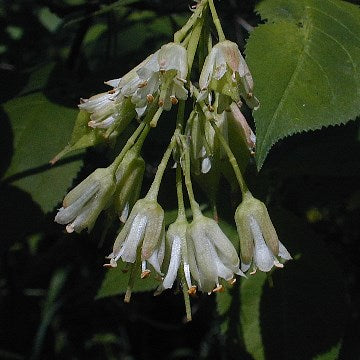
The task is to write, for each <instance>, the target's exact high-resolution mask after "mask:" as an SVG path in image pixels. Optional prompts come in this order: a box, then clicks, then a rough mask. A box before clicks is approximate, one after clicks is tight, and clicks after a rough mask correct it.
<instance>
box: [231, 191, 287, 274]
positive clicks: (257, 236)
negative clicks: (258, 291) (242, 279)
mask: <svg viewBox="0 0 360 360" xmlns="http://www.w3.org/2000/svg"><path fill="white" fill-rule="evenodd" d="M235 222H236V226H237V230H238V234H239V238H240V253H241V261H242V264H241V269H242V270H243V271H247V270H248V269H249V268H250V266H251V263H252V264H253V268H254V270H253V272H252V273H255V272H256V269H260V270H261V271H264V272H268V271H270V270H271V269H272V268H273V266H276V267H283V264H281V263H280V262H279V260H278V259H277V257H280V258H282V259H284V260H290V259H292V257H291V255H290V254H289V252H288V251H287V250H286V248H285V246H284V245H283V244H282V243H281V242H280V241H279V239H278V236H277V234H276V231H275V228H274V225H273V224H272V222H271V220H270V216H269V213H268V211H267V209H266V206H265V204H264V203H262V202H261V201H260V200H257V199H255V198H254V197H253V196H252V195H251V194H250V192H247V193H246V194H244V198H243V201H242V202H241V204H240V205H239V206H238V208H237V209H236V212H235Z"/></svg>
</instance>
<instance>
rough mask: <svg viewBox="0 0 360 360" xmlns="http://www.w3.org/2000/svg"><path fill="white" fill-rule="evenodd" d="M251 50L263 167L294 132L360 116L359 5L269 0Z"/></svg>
mask: <svg viewBox="0 0 360 360" xmlns="http://www.w3.org/2000/svg"><path fill="white" fill-rule="evenodd" d="M257 10H258V11H259V13H260V14H261V16H262V18H263V19H268V23H266V24H264V25H260V26H259V27H257V28H256V29H255V30H254V31H253V32H252V33H251V36H250V38H249V41H248V44H247V48H246V54H247V61H248V63H249V67H250V68H251V71H252V74H253V77H254V83H255V88H254V92H255V95H256V96H257V97H258V99H259V100H260V103H261V105H260V108H259V109H258V110H256V111H254V118H255V122H256V130H257V131H256V133H257V151H256V159H257V166H258V168H259V169H260V168H261V166H262V165H263V163H264V161H265V158H266V156H267V154H268V152H269V150H270V148H271V147H272V146H273V145H274V144H275V143H276V142H277V141H278V140H280V139H282V138H284V137H286V136H289V135H292V134H294V133H298V132H302V131H308V130H315V129H320V128H322V127H324V126H329V125H338V124H344V123H346V122H347V121H349V120H351V119H355V118H356V116H358V115H359V114H360V70H359V67H360V9H359V7H358V6H355V5H352V4H349V3H345V2H342V1H339V0H301V1H300V0H264V1H263V2H261V3H260V4H259V5H258V7H257Z"/></svg>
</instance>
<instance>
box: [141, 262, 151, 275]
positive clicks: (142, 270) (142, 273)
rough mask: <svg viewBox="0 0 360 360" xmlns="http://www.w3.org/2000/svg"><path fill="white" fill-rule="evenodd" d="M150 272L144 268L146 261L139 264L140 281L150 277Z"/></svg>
mask: <svg viewBox="0 0 360 360" xmlns="http://www.w3.org/2000/svg"><path fill="white" fill-rule="evenodd" d="M150 273H151V271H150V270H149V269H147V268H146V260H143V261H142V262H141V275H140V277H141V279H145V278H147V277H148V276H149V275H150Z"/></svg>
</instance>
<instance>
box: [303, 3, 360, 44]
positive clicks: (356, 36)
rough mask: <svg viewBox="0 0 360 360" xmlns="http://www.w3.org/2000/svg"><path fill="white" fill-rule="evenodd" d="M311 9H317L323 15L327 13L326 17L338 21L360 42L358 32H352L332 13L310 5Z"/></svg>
mask: <svg viewBox="0 0 360 360" xmlns="http://www.w3.org/2000/svg"><path fill="white" fill-rule="evenodd" d="M308 8H309V9H311V10H315V11H317V12H319V13H321V14H323V15H325V16H326V17H328V18H330V19H332V20H333V21H335V22H336V23H338V24H339V25H340V26H342V27H343V28H344V29H346V30H347V31H348V32H349V33H350V34H352V35H353V36H354V38H355V39H356V40H358V41H359V42H360V38H359V37H358V35H357V34H355V33H354V32H352V31H351V30H350V29H349V28H348V27H347V26H346V25H345V24H344V23H343V22H341V21H340V20H338V19H337V18H335V17H333V16H332V15H330V14H328V13H326V12H325V11H322V10H320V9H317V8H313V7H311V6H308Z"/></svg>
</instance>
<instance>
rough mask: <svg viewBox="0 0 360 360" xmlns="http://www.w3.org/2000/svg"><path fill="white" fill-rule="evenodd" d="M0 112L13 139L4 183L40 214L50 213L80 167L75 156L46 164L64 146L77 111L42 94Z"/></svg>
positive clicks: (15, 101)
mask: <svg viewBox="0 0 360 360" xmlns="http://www.w3.org/2000/svg"><path fill="white" fill-rule="evenodd" d="M4 110H5V112H6V114H7V116H8V118H9V120H10V123H11V126H12V131H13V136H14V140H13V147H14V154H13V157H12V159H11V164H10V166H9V168H8V169H7V171H6V173H5V181H8V182H11V183H12V184H13V185H16V186H17V187H19V188H20V189H22V190H24V191H26V192H28V193H30V194H31V196H32V198H33V200H34V201H35V202H37V203H38V204H39V205H40V206H41V208H42V210H43V211H44V212H47V211H51V210H52V209H53V208H54V206H55V205H56V204H57V203H58V202H59V201H60V200H61V199H62V198H63V196H64V194H65V193H66V191H67V189H68V188H69V187H70V185H71V183H72V180H73V178H74V177H75V175H76V174H77V172H78V171H79V169H80V166H81V164H82V161H81V160H79V159H77V158H76V157H75V158H67V159H65V160H64V161H62V162H60V163H59V164H57V165H56V166H54V167H51V166H50V165H49V160H50V159H51V158H52V157H53V155H54V154H55V153H56V152H57V151H59V149H61V148H63V147H64V146H65V145H66V142H67V139H68V138H69V137H70V133H71V129H72V127H73V122H74V117H75V116H76V113H77V110H75V109H68V108H65V107H63V106H61V105H57V104H54V103H52V102H50V101H49V100H48V99H47V98H46V97H45V96H44V95H43V94H42V93H34V94H31V95H27V96H23V97H19V98H16V99H13V100H10V101H8V102H7V103H5V104H4Z"/></svg>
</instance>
